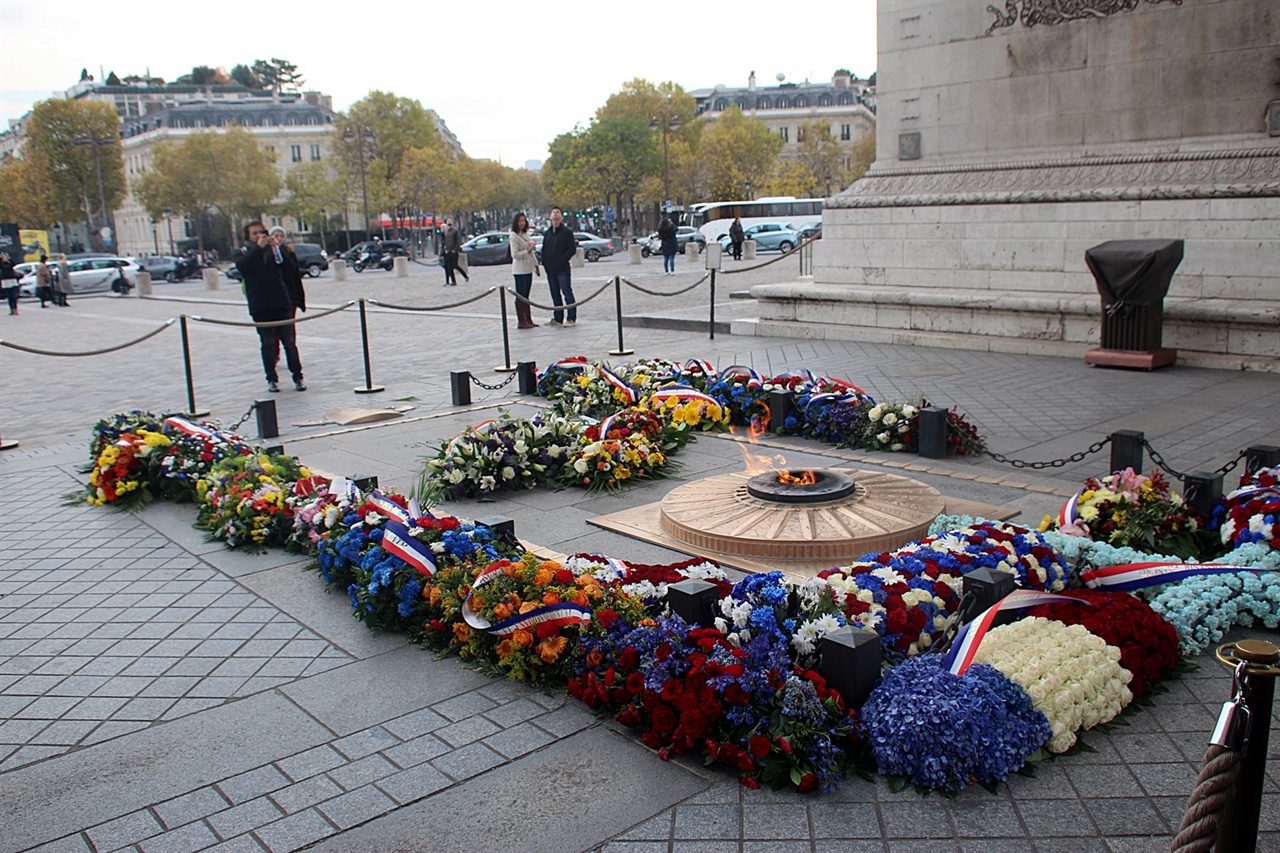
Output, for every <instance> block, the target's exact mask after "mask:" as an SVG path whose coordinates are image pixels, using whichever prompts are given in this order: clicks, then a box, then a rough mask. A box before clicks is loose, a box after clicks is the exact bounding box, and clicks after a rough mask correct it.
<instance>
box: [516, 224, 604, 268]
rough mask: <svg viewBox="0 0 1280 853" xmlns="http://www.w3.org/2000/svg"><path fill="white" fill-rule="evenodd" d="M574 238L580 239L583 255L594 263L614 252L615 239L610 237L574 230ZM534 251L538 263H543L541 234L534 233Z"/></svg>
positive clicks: (579, 244)
mask: <svg viewBox="0 0 1280 853" xmlns="http://www.w3.org/2000/svg"><path fill="white" fill-rule="evenodd" d="M573 239H574V240H577V241H578V248H579V249H581V250H582V256H583V257H584V258H586V259H587V260H588V261H591V263H593V264H594V263H595V262H596V261H598V260H600V259H601V258H606V257H608V256H609V255H612V254H613V251H614V250H613V241H612V240H610V239H609V238H608V237H601V236H599V235H597V234H589V233H587V232H586V231H575V232H573ZM533 251H534V254H535V255H537V256H538V263H542V235H541V234H536V235H534V238H533Z"/></svg>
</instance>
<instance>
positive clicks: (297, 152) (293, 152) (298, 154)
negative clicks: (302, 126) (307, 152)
mask: <svg viewBox="0 0 1280 853" xmlns="http://www.w3.org/2000/svg"><path fill="white" fill-rule="evenodd" d="M289 159H290V160H292V161H293V162H294V163H301V162H302V146H301V145H290V146H289Z"/></svg>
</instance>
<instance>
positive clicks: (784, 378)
mask: <svg viewBox="0 0 1280 853" xmlns="http://www.w3.org/2000/svg"><path fill="white" fill-rule="evenodd" d="M769 382H770V384H773V385H794V384H795V383H796V382H808V383H809V384H810V385H812V384H813V371H812V370H807V369H803V368H802V369H800V370H788V371H786V372H785V373H779V374H778V375H777V376H775V377H773V378H772V379H770V380H769Z"/></svg>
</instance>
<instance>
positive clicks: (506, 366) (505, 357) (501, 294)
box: [494, 287, 516, 373]
mask: <svg viewBox="0 0 1280 853" xmlns="http://www.w3.org/2000/svg"><path fill="white" fill-rule="evenodd" d="M498 301H499V302H500V303H501V305H502V365H501V366H500V367H495V368H494V370H495V371H496V372H498V373H510V372H511V371H513V370H515V369H516V368H515V365H513V364H512V363H511V333H510V332H508V331H507V289H506V288H505V287H499V288H498Z"/></svg>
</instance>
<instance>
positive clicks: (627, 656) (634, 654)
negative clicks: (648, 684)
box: [618, 646, 640, 669]
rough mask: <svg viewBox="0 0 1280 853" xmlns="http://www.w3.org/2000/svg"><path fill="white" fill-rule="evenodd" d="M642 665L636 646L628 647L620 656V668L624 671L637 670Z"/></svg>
mask: <svg viewBox="0 0 1280 853" xmlns="http://www.w3.org/2000/svg"><path fill="white" fill-rule="evenodd" d="M639 665H640V652H638V651H636V649H635V646H627V647H626V648H625V649H623V650H622V653H621V654H620V655H618V666H620V667H621V668H622V669H635V668H636V667H637V666H639Z"/></svg>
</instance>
